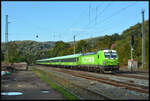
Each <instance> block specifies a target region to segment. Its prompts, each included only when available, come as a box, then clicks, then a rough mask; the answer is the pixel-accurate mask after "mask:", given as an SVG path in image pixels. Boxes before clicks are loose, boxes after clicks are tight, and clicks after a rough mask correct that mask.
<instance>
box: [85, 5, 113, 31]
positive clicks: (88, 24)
mask: <svg viewBox="0 0 150 101" xmlns="http://www.w3.org/2000/svg"><path fill="white" fill-rule="evenodd" d="M110 5H111V3H109V4H107V5H106V6H105V7H104V8H103V9H102V11H101V12H100V13H99V14H98V15H97V16H96V18H98V16H99V15H100V14H102V13H103V12H104V11H105V10H106V9H107V8H108V7H110ZM99 6H100V5H99ZM99 6H97V9H98V7H99ZM94 20H95V19H94V18H93V19H92V21H93V22H94ZM90 24H91V23H89V24H87V25H85V26H84V28H85V27H88V26H89V25H90Z"/></svg>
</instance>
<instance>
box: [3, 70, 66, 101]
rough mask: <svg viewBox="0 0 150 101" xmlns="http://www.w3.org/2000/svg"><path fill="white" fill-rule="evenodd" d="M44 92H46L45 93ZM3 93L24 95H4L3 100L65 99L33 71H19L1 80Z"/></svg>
mask: <svg viewBox="0 0 150 101" xmlns="http://www.w3.org/2000/svg"><path fill="white" fill-rule="evenodd" d="M42 91H46V92H45V93H43V92H42ZM47 91H48V92H47ZM3 92H21V93H23V95H15V96H12V95H11V96H10V95H2V96H1V98H2V99H20V100H26V99H38V100H39V99H59V100H64V99H65V98H64V96H63V95H62V94H60V93H59V92H57V91H56V90H54V89H52V88H51V87H50V86H49V85H48V84H46V83H44V82H43V80H42V79H40V78H39V77H37V76H36V75H35V74H34V73H33V72H32V71H31V70H29V71H17V72H16V73H12V74H11V75H7V76H5V77H3V78H2V80H1V93H3Z"/></svg>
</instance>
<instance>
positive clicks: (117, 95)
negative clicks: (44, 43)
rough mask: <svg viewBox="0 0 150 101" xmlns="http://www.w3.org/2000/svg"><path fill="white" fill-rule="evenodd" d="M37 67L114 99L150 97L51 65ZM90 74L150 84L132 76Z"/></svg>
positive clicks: (145, 98) (146, 98) (144, 98)
mask: <svg viewBox="0 0 150 101" xmlns="http://www.w3.org/2000/svg"><path fill="white" fill-rule="evenodd" d="M36 68H38V69H41V70H46V71H47V72H51V73H53V74H54V75H57V76H58V77H60V78H63V79H65V80H67V81H68V82H72V83H74V84H76V85H79V86H81V87H84V88H87V89H89V90H91V91H93V92H98V93H100V94H103V95H107V96H109V97H111V98H113V99H120V100H130V99H131V100H132V99H133V100H139V99H140V100H141V99H143V100H148V99H149V94H145V93H140V92H136V91H133V90H129V89H126V88H121V87H115V86H112V85H108V84H105V83H101V82H97V81H93V80H88V79H84V78H80V77H76V76H72V75H70V74H66V73H61V72H57V71H55V70H53V69H51V68H50V67H49V68H48V67H41V66H40V67H36ZM56 69H59V68H56ZM78 72H80V71H78ZM89 74H91V75H94V76H97V77H98V76H99V77H104V78H109V79H112V80H118V81H123V82H128V81H130V80H133V81H134V83H135V84H139V85H145V86H148V85H149V81H148V80H138V79H132V78H125V77H116V76H109V75H103V74H96V73H91V72H89ZM70 90H71V89H70ZM72 90H73V88H72ZM76 90H80V89H76ZM79 96H82V95H79ZM87 96H88V97H87V98H89V95H87ZM84 97H85V96H84Z"/></svg>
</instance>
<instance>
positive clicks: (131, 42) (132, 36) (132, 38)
mask: <svg viewBox="0 0 150 101" xmlns="http://www.w3.org/2000/svg"><path fill="white" fill-rule="evenodd" d="M130 44H131V62H133V54H132V53H133V52H132V51H133V45H134V35H133V34H132V35H131V41H130ZM132 64H133V63H131V72H132Z"/></svg>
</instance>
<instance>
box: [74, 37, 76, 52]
mask: <svg viewBox="0 0 150 101" xmlns="http://www.w3.org/2000/svg"><path fill="white" fill-rule="evenodd" d="M75 53H76V50H75V35H74V54H75Z"/></svg>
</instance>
